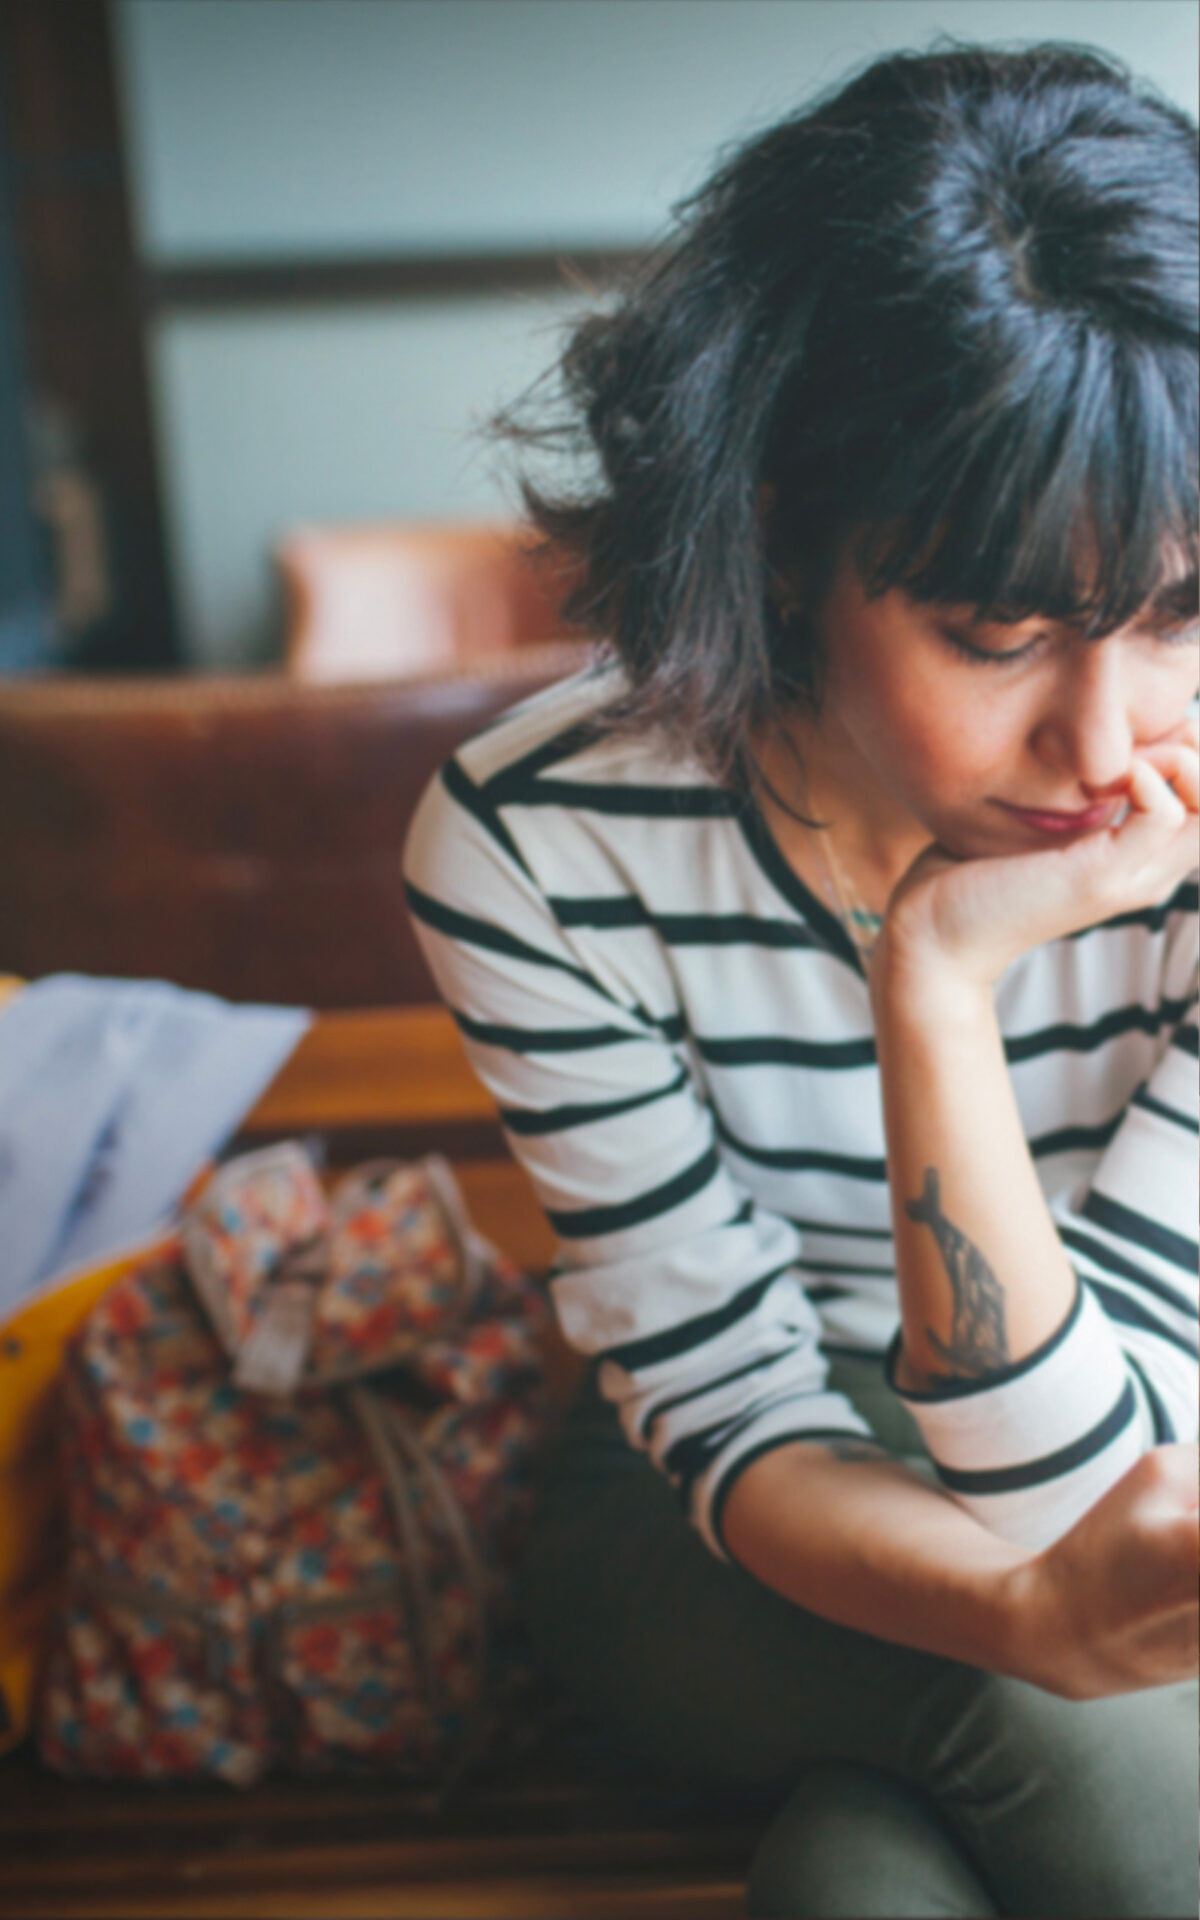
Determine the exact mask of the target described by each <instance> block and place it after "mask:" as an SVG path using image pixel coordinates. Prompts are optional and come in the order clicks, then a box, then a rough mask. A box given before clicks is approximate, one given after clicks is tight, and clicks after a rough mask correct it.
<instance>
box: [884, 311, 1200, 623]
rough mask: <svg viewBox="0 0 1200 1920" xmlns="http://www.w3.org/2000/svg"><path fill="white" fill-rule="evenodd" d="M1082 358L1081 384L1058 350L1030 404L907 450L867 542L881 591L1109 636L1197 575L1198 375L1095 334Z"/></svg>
mask: <svg viewBox="0 0 1200 1920" xmlns="http://www.w3.org/2000/svg"><path fill="white" fill-rule="evenodd" d="M1074 360H1075V364H1074V366H1073V367H1072V368H1071V371H1070V376H1069V377H1063V368H1062V360H1061V358H1060V360H1059V362H1058V365H1059V370H1060V377H1059V378H1058V379H1057V380H1055V379H1054V378H1053V377H1051V378H1049V379H1047V380H1046V381H1045V382H1038V383H1032V390H1031V391H1029V392H1028V395H1027V398H1026V400H1025V404H1024V405H1023V406H1022V407H1021V408H1020V409H1019V410H1018V411H1015V412H1006V414H1005V416H1004V417H1002V418H1001V419H999V420H996V421H993V422H991V423H985V422H983V421H981V420H980V419H979V418H978V415H977V414H974V413H973V412H972V410H971V409H969V408H968V409H965V410H964V412H963V414H962V415H960V416H959V417H958V418H957V419H956V420H954V421H953V423H952V427H953V443H952V444H950V445H948V446H947V445H938V444H936V442H935V443H934V444H931V445H929V446H927V447H926V448H924V449H921V448H913V449H911V450H910V451H911V452H912V453H914V454H915V458H910V459H909V460H908V461H907V462H906V465H907V484H906V481H905V479H904V478H903V477H901V478H900V485H899V487H898V488H896V489H895V491H893V490H892V489H890V488H889V487H888V486H887V484H886V482H885V485H884V489H883V492H884V494H885V495H887V494H888V493H891V501H890V511H889V510H888V509H887V507H886V506H885V510H884V512H883V513H881V514H880V516H879V518H878V519H876V520H874V523H873V524H872V525H871V526H870V527H869V528H868V530H867V532H866V535H865V538H864V539H863V540H862V541H861V543H860V546H859V559H860V569H861V572H862V577H863V579H864V582H865V583H866V585H867V587H868V589H869V591H871V592H872V593H883V592H886V591H887V590H888V588H889V587H893V586H902V587H904V589H905V590H906V591H907V592H909V593H910V594H912V595H913V597H914V598H915V599H918V600H924V601H937V602H940V603H942V604H945V605H953V606H963V607H969V608H970V609H971V611H972V615H973V617H974V618H975V619H976V620H978V621H980V622H984V621H986V622H989V623H997V624H1015V623H1017V622H1019V621H1023V620H1029V619H1035V618H1039V617H1040V618H1043V619H1047V620H1054V621H1056V622H1061V623H1063V624H1064V625H1069V626H1072V627H1075V628H1077V629H1079V630H1080V631H1081V632H1083V633H1084V634H1085V635H1086V636H1087V637H1088V638H1098V637H1100V636H1101V635H1103V634H1106V633H1111V632H1113V631H1115V630H1116V629H1117V628H1120V627H1122V626H1125V625H1127V624H1128V623H1129V622H1130V621H1131V620H1133V619H1135V618H1136V617H1137V616H1138V615H1139V614H1141V613H1142V612H1143V611H1144V610H1145V609H1146V608H1148V607H1152V606H1153V605H1154V604H1155V603H1156V602H1157V601H1158V600H1160V599H1161V598H1163V596H1164V594H1165V593H1167V590H1169V589H1170V587H1171V586H1172V585H1178V583H1179V582H1181V581H1182V582H1184V583H1186V582H1187V581H1189V580H1190V581H1193V582H1194V580H1195V576H1196V571H1197V559H1198V546H1200V538H1198V518H1200V513H1198V499H1197V453H1196V443H1197V407H1196V385H1195V377H1194V369H1193V368H1191V367H1190V366H1189V365H1188V364H1187V362H1186V359H1185V357H1184V356H1183V355H1182V354H1180V355H1179V356H1178V359H1177V364H1175V365H1172V364H1171V361H1170V360H1167V361H1166V362H1165V363H1164V357H1163V355H1162V352H1161V349H1160V351H1159V352H1157V353H1156V352H1154V351H1152V350H1150V349H1149V348H1147V347H1146V346H1144V344H1143V343H1141V342H1138V341H1126V342H1122V343H1121V344H1120V346H1118V345H1117V344H1116V343H1114V342H1113V341H1112V339H1111V338H1110V337H1108V336H1106V335H1105V334H1103V333H1100V332H1099V331H1097V330H1093V329H1081V330H1080V334H1079V338H1078V342H1077V351H1076V355H1075V356H1074ZM914 482H915V484H914ZM906 495H907V497H905V496H906ZM947 502H949V505H948V506H947V504H946V503H947ZM1168 597H1170V596H1169V594H1168ZM1178 601H1179V595H1178V593H1176V594H1175V595H1174V597H1173V605H1174V607H1175V614H1174V617H1176V618H1178V617H1180V615H1181V614H1183V613H1185V612H1186V609H1185V608H1180V607H1179V606H1178Z"/></svg>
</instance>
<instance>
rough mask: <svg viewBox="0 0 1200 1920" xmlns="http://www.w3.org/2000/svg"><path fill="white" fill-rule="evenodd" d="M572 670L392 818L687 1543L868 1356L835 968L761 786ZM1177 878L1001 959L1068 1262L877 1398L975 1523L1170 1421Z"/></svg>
mask: <svg viewBox="0 0 1200 1920" xmlns="http://www.w3.org/2000/svg"><path fill="white" fill-rule="evenodd" d="M611 692H612V682H611V680H610V679H609V678H608V674H607V672H606V671H597V670H591V671H589V672H587V673H584V674H581V675H578V676H576V677H575V678H574V679H571V680H568V681H565V682H563V683H562V684H561V685H559V686H557V687H553V688H551V689H550V690H549V691H548V692H546V693H544V694H541V695H539V696H537V697H536V698H535V699H533V700H531V701H528V702H526V703H525V704H524V705H523V706H521V707H519V708H517V709H515V710H514V711H513V712H512V713H511V714H509V715H507V716H505V717H504V718H503V719H501V720H500V721H499V722H498V723H496V724H494V725H493V726H492V727H491V728H490V729H489V730H488V731H486V732H484V733H483V734H481V735H479V736H478V737H476V738H475V739H474V740H472V741H470V742H469V743H468V744H467V745H466V746H464V747H463V748H461V749H460V751H459V752H458V753H457V754H456V755H455V756H454V758H453V759H452V760H451V761H450V762H449V763H448V764H447V766H446V767H445V768H444V770H443V772H442V774H441V775H440V777H439V778H438V779H437V780H436V781H435V782H434V783H433V784H432V785H431V787H430V788H429V790H428V792H427V793H426V795H425V798H424V800H423V801H422V804H421V806H420V808H419V810H418V813H417V816H416V818H415V820H414V823H413V827H412V830H411V833H410V836H409V842H408V847H407V850H406V856H405V864H406V876H407V886H408V899H409V904H410V907H411V910H412V912H413V915H414V917H415V920H416V922H417V926H418V930H419V933H420V937H421V940H422V944H423V947H424V949H425V952H426V954H427V956H428V959H429V962H430V965H431V967H432V969H433V972H434V975H435V978H436V979H437V981H438V984H439V987H440V989H441V992H442V994H443V995H444V997H445V999H446V1001H447V1003H448V1004H449V1006H450V1008H451V1010H452V1012H453V1014H454V1017H455V1019H456V1020H457V1022H458V1025H459V1027H460V1029H461V1031H462V1034H463V1036H464V1039H465V1042H466V1046H467V1050H468V1052H469V1054H470V1057H471V1059H472V1061H473V1063H474V1066H475V1068H476V1070H477V1071H478V1073H479V1075H480V1077H481V1078H482V1079H483V1081H484V1082H485V1083H486V1084H487V1086H488V1087H489V1088H490V1090H491V1091H492V1093H493V1094H494V1096H495V1098H496V1100H497V1102H498V1104H499V1106H500V1109H501V1115H502V1118H503V1122H504V1125H505V1127H506V1129H507V1133H508V1137H509V1139H510V1141H511V1145H512V1147H513V1150H514V1152H515V1153H516V1155H517V1156H518V1157H519V1159H520V1160H521V1161H522V1162H523V1163H524V1165H525V1167H526V1168H527V1169H528V1171H529V1173H530V1175H531V1177H532V1180H533V1183H534V1186H535V1188H536V1190H537V1193H538V1195H539V1197H540V1199H541V1202H542V1204H543V1206H544V1207H545V1210H546V1212H547V1214H548V1216H549V1219H550V1221H551V1223H552V1225H553V1227H554V1229H555V1231H556V1233H557V1235H558V1239H559V1245H560V1260H559V1263H558V1265H557V1267H556V1270H555V1273H554V1276H553V1277H552V1280H551V1283H550V1284H551V1289H552V1293H553V1297H554V1301H555V1305H556V1308H557V1313H558V1317H559V1321H560V1324H561V1326H562V1329H563V1332H564V1334H565V1336H566V1338H567V1340H568V1341H569V1342H570V1343H571V1344H572V1345H573V1346H574V1347H575V1348H577V1349H578V1350H580V1351H581V1352H583V1353H584V1354H587V1355H590V1356H595V1357H597V1358H598V1359H599V1360H600V1363H601V1364H600V1367H599V1376H598V1377H599V1382H600V1386H601V1389H602V1391H603V1392H604V1393H605V1394H606V1395H607V1396H608V1397H609V1398H610V1399H611V1400H613V1401H615V1402H616V1403H617V1405H618V1406H619V1409H620V1414H621V1419H622V1423H623V1427H624V1431H625V1433H626V1435H627V1436H628V1438H629V1440H630V1442H631V1443H632V1444H633V1445H634V1446H635V1447H638V1448H641V1449H644V1450H645V1451H646V1452H648V1453H649V1455H650V1456H651V1458H652V1459H653V1460H654V1461H655V1463H656V1464H657V1465H658V1466H659V1467H660V1468H661V1469H662V1471H663V1472H664V1473H666V1474H667V1475H668V1476H669V1477H670V1479H671V1480H672V1481H673V1482H674V1483H675V1485H676V1486H677V1488H678V1490H679V1493H680V1497H681V1499H682V1500H683V1501H684V1502H685V1504H686V1507H687V1509H688V1511H689V1512H690V1514H691V1515H692V1518H693V1519H694V1521H695V1523H696V1525H697V1526H698V1527H699V1529H700V1531H701V1533H702V1535H703V1537H704V1538H705V1539H706V1541H707V1542H708V1544H709V1546H710V1547H711V1548H712V1549H713V1551H714V1552H716V1553H717V1554H719V1555H723V1554H724V1552H725V1549H724V1546H723V1542H722V1533H721V1514H722V1508H723V1505H724V1502H725V1499H726V1497H727V1495H728V1493H729V1491H730V1488H731V1487H732V1486H733V1484H734V1482H735V1480H736V1478H737V1476H738V1474H739V1473H740V1472H741V1471H742V1470H743V1469H744V1468H745V1467H746V1466H747V1465H748V1464H749V1462H751V1461H752V1460H754V1459H755V1458H757V1457H758V1456H759V1455H761V1454H762V1453H763V1452H765V1451H766V1450H768V1449H769V1448H772V1447H775V1446H778V1445H780V1444H782V1443H784V1442H786V1441H789V1440H792V1439H797V1438H805V1437H817V1436H827V1435H832V1434H861V1433H863V1432H864V1431H865V1428H864V1424H863V1422H862V1420H861V1418H860V1417H859V1415H858V1414H857V1412H856V1411H855V1409H854V1408H853V1407H852V1406H851V1404H850V1403H849V1401H848V1400H847V1399H846V1398H845V1397H843V1396H842V1395H840V1394H838V1393H836V1392H833V1391H831V1390H830V1389H829V1387H828V1385H827V1372H828V1360H829V1357H830V1356H831V1355H834V1354H837V1353H844V1352H852V1353H858V1354H864V1353H866V1354H883V1353H885V1352H887V1351H888V1349H889V1348H891V1349H892V1350H893V1352H894V1347H895V1340H896V1335H897V1329H898V1326H899V1308H898V1296H897V1288H896V1279H895V1271H894V1259H893V1246H892V1235H891V1224H890V1207H889V1195H888V1185H887V1172H886V1164H885V1147H884V1133H883V1121H882V1112H881V1101H880V1087H879V1074H878V1067H877V1062H876V1053H875V1043H874V1037H873V1031H872V1022H871V1013H870V1005H869V1000H868V994H867V987H866V982H865V979H864V977H863V974H862V971H861V969H860V967H859V965H858V963H857V960H856V958H855V954H854V951H853V948H852V947H851V945H850V943H849V941H848V940H847V938H846V936H845V934H844V932H843V930H842V928H841V926H840V925H839V923H838V921H837V920H836V918H834V916H832V915H831V914H830V913H829V912H828V910H827V909H826V908H825V907H824V906H823V905H822V903H821V902H820V901H819V900H818V899H817V898H815V897H814V895H813V894H812V893H811V892H810V891H809V890H808V889H807V888H806V887H805V886H804V884H803V883H802V882H801V881H800V879H799V878H798V877H797V876H796V874H795V873H794V872H793V871H792V869H791V867H790V866H789V865H788V863H787V862H786V861H785V860H784V858H783V856H782V855H781V853H780V852H779V850H778V848H777V846H776V845H775V843H774V841H773V839H772V838H771V836H770V834H769V832H768V830H767V828H766V826H765V824H764V823H763V821H762V818H761V816H760V815H759V814H758V813H757V812H756V811H755V810H753V809H752V808H748V807H746V806H744V805H739V804H738V803H737V802H736V801H735V800H734V799H733V798H732V797H731V796H730V795H728V794H727V793H725V792H724V791H722V790H721V789H720V788H718V787H716V786H714V785H713V783H712V782H711V781H710V780H709V779H707V778H706V777H705V775H704V773H703V772H702V771H701V770H700V768H699V767H698V766H695V765H686V764H681V763H680V762H679V760H678V758H677V757H676V758H672V757H671V756H670V755H668V754H667V753H666V752H665V751H664V748H663V745H662V743H661V742H660V741H657V740H655V739H654V738H653V737H643V738H634V739H630V738H628V737H625V738H621V737H613V736H604V735H603V734H598V733H597V731H596V729H595V728H594V726H592V725H591V722H592V719H593V716H594V714H595V712H596V710H597V708H598V707H599V706H600V705H601V704H602V702H603V701H604V700H605V699H606V698H607V697H608V696H610V695H611ZM1196 909H1197V893H1196V885H1195V882H1194V881H1191V882H1189V883H1187V884H1186V885H1184V886H1183V887H1181V888H1180V889H1179V890H1178V891H1177V892H1176V894H1175V895H1174V896H1173V897H1172V898H1171V899H1170V900H1167V901H1165V902H1164V903H1163V904H1162V905H1161V906H1159V907H1156V908H1153V909H1150V910H1147V911H1143V912H1136V913H1127V914H1121V915H1119V916H1117V917H1116V918H1114V919H1111V920H1108V921H1106V922H1104V923H1103V924H1102V925H1097V926H1095V927H1092V928H1089V929H1088V930H1087V931H1086V932H1083V933H1080V934H1076V935H1074V936H1072V937H1070V938H1067V939H1063V940H1059V941H1054V942H1051V943H1049V944H1047V945H1045V946H1042V947H1039V948H1036V949H1034V950H1033V951H1031V952H1029V953H1027V954H1025V955H1024V956H1022V958H1021V959H1019V960H1018V961H1017V962H1016V963H1015V964H1014V965H1013V966H1012V967H1011V968H1010V969H1009V970H1008V972H1007V973H1006V974H1005V975H1004V976H1003V978H1002V979H1001V980H1000V982H999V984H998V986H997V989H996V1005H997V1012H998V1017H999V1021H1000V1026H1001V1030H1002V1032H1003V1035H1004V1042H1005V1049H1006V1053H1007V1058H1008V1063H1009V1069H1010V1072H1011V1075H1012V1082H1013V1087H1014V1090H1015V1094H1016V1099H1017V1103H1018V1106H1019V1109H1020V1113H1021V1116H1022V1120H1023V1124H1024V1127H1025V1133H1026V1138H1027V1140H1028V1143H1029V1148H1030V1152H1031V1154H1032V1156H1033V1160H1034V1164H1035V1166H1036V1168H1037V1172H1038V1176H1039V1179H1040V1182H1041V1185H1042V1189H1043V1191H1044V1193H1045V1195H1046V1198H1047V1201H1048V1203H1049V1206H1050V1210H1051V1213H1052V1216H1053V1219H1054V1221H1055V1223H1056V1226H1057V1229H1058V1232H1059V1234H1060V1236H1061V1239H1062V1243H1063V1245H1064V1247H1065V1248H1066V1250H1067V1253H1068V1256H1069V1258H1070V1260H1071V1262H1072V1264H1073V1266H1074V1269H1075V1271H1076V1274H1077V1276H1078V1287H1077V1292H1076V1297H1075V1303H1074V1306H1073V1308H1072V1311H1071V1313H1070V1315H1069V1317H1068V1319H1067V1321H1066V1323H1065V1324H1064V1326H1062V1327H1061V1328H1060V1329H1059V1330H1058V1332H1057V1333H1056V1334H1055V1335H1054V1336H1053V1338H1052V1339H1051V1340H1050V1341H1049V1342H1048V1343H1047V1344H1046V1345H1045V1346H1044V1347H1043V1348H1041V1349H1040V1350H1039V1351H1038V1352H1036V1353H1035V1354H1033V1355H1031V1356H1030V1357H1028V1358H1027V1359H1025V1360H1023V1361H1021V1362H1020V1363H1018V1364H1016V1365H1014V1366H1011V1367H1009V1368H1007V1369H1005V1370H1003V1371H1002V1372H999V1373H996V1374H993V1375H990V1376H989V1377H988V1378H987V1379H986V1380H983V1381H978V1380H972V1381H970V1382H969V1383H964V1384H962V1385H961V1386H958V1387H955V1388H951V1390H950V1391H948V1392H947V1393H945V1394H938V1395H936V1396H932V1397H922V1396H918V1395H907V1396H904V1397H905V1398H906V1400H907V1403H908V1404H909V1406H910V1408H911V1410H912V1412H913V1414H914V1415H915V1417H916V1419H917V1421H918V1422H919V1424H920V1425H921V1427H922V1430H923V1433H924V1437H925V1439H926V1442H927V1444H928V1446H929V1449H930V1452H931V1454H932V1456H933V1459H934V1462H935V1464H936V1466H937V1468H938V1471H939V1473H940V1474H941V1476H942V1479H943V1481H944V1482H945V1484H946V1485H947V1486H948V1487H949V1488H951V1489H952V1490H953V1491H954V1492H955V1493H956V1495H957V1496H958V1497H959V1498H960V1499H961V1500H962V1501H963V1502H964V1503H966V1504H967V1505H968V1506H970V1507H971V1509H972V1510H973V1511H975V1512H976V1513H977V1514H978V1516H979V1517H980V1519H981V1520H982V1521H983V1522H984V1523H985V1524H987V1525H988V1526H990V1527H991V1528H992V1529H993V1530H995V1531H997V1532H1000V1533H1003V1534H1005V1535H1007V1536H1009V1537H1010V1538H1013V1539H1016V1540H1019V1541H1023V1542H1025V1543H1027V1544H1029V1545H1039V1544H1042V1543H1044V1542H1046V1541H1048V1540H1050V1539H1053V1538H1056V1537H1057V1536H1058V1535H1059V1534H1060V1533H1061V1532H1063V1531H1064V1530H1065V1529H1066V1528H1067V1527H1068V1526H1070V1525H1071V1524H1072V1523H1073V1521H1074V1520H1075V1519H1077V1518H1078V1516H1079V1515H1080V1514H1081V1513H1082V1512H1083V1511H1084V1510H1085V1509H1086V1508H1087V1507H1089V1506H1091V1505H1092V1504H1093V1502H1094V1501H1095V1500H1096V1499H1098V1498H1099V1497H1100V1495H1101V1494H1102V1493H1103V1492H1104V1491H1105V1490H1106V1489H1107V1488H1108V1487H1109V1486H1110V1485H1111V1484H1112V1483H1113V1482H1114V1481H1115V1480H1116V1479H1118V1478H1119V1477H1120V1475H1121V1474H1122V1473H1123V1472H1124V1471H1125V1469H1126V1468H1127V1467H1128V1466H1130V1465H1131V1464H1132V1463H1133V1461H1134V1460H1135V1459H1136V1458H1137V1457H1138V1456H1139V1455H1140V1454H1141V1453H1142V1452H1144V1451H1145V1450H1146V1449H1147V1448H1149V1447H1151V1446H1154V1445H1156V1444H1157V1443H1159V1442H1162V1441H1166V1440H1171V1439H1175V1438H1180V1439H1182V1438H1192V1437H1194V1436H1195V1434H1196V1428H1197V1245H1196V1232H1197V1132H1198V1124H1197V1104H1198V1102H1197V1086H1198V1082H1197V1024H1196V976H1197V911H1196Z"/></svg>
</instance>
